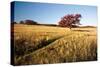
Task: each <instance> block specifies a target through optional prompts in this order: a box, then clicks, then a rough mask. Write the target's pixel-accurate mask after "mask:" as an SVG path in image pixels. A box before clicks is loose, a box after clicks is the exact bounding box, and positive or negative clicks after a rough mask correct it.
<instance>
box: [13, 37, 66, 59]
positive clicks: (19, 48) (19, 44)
mask: <svg viewBox="0 0 100 67" xmlns="http://www.w3.org/2000/svg"><path fill="white" fill-rule="evenodd" d="M62 37H64V36H60V37H56V38H54V39H49V40H47V39H46V38H44V39H43V40H41V41H40V43H38V44H36V45H37V46H28V44H27V45H26V44H25V42H26V39H19V40H18V41H16V44H15V46H14V48H15V49H14V54H15V56H16V58H18V57H20V56H24V55H25V54H29V53H31V52H34V51H36V50H38V49H41V48H43V47H45V46H47V45H49V44H50V43H52V42H54V41H56V40H57V39H59V38H62Z"/></svg>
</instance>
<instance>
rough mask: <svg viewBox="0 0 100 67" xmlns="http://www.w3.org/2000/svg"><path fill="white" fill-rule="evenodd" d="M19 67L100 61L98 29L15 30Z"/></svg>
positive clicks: (25, 27) (21, 27)
mask: <svg viewBox="0 0 100 67" xmlns="http://www.w3.org/2000/svg"><path fill="white" fill-rule="evenodd" d="M14 46H15V64H16V65H20V64H45V63H46V64H47V63H63V62H75V61H76V62H77V61H91V60H96V59H97V38H96V28H73V29H72V30H70V29H68V28H61V27H52V26H39V25H19V24H16V25H15V26H14Z"/></svg>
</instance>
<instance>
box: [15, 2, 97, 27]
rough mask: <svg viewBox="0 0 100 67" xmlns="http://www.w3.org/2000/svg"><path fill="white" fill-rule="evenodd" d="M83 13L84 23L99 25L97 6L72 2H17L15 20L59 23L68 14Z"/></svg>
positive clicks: (82, 20) (82, 21)
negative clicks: (73, 3)
mask: <svg viewBox="0 0 100 67" xmlns="http://www.w3.org/2000/svg"><path fill="white" fill-rule="evenodd" d="M77 13H78V14H81V15H82V18H81V21H80V23H81V24H82V25H93V26H97V18H98V17H97V7H96V6H87V5H72V4H50V3H36V2H15V5H14V21H16V22H19V21H21V20H27V19H29V20H34V21H37V22H38V23H40V24H58V22H59V21H60V20H61V17H63V16H65V15H67V14H77Z"/></svg>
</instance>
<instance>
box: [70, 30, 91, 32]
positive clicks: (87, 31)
mask: <svg viewBox="0 0 100 67" xmlns="http://www.w3.org/2000/svg"><path fill="white" fill-rule="evenodd" d="M72 31H79V32H91V30H72Z"/></svg>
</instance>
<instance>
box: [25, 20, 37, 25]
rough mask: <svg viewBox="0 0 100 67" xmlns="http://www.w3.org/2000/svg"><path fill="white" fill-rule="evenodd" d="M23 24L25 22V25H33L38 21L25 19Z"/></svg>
mask: <svg viewBox="0 0 100 67" xmlns="http://www.w3.org/2000/svg"><path fill="white" fill-rule="evenodd" d="M25 24H27V25H35V24H38V23H37V22H35V21H33V20H25Z"/></svg>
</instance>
